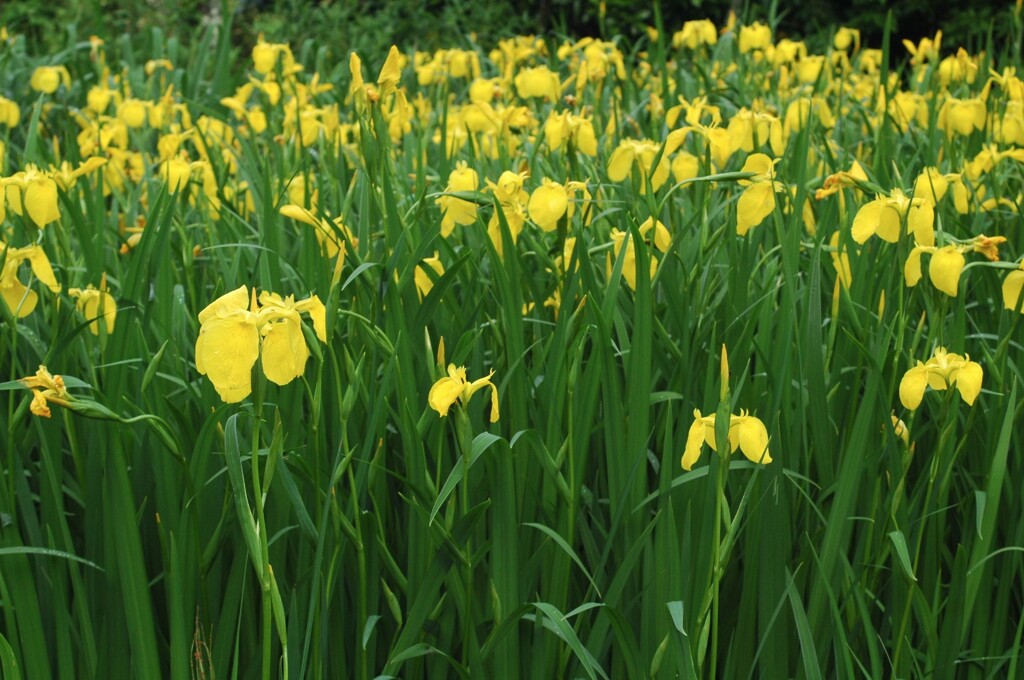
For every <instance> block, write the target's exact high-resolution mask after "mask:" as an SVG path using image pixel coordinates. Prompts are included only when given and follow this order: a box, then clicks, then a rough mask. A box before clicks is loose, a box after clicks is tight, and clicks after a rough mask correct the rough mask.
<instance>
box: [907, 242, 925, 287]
mask: <svg viewBox="0 0 1024 680" xmlns="http://www.w3.org/2000/svg"><path fill="white" fill-rule="evenodd" d="M923 252H924V250H923V249H922V248H921V247H920V246H914V248H913V249H912V250H911V251H910V255H909V256H907V261H906V263H905V264H904V265H903V278H904V279H905V280H906V282H907V287H908V288H913V287H914V286H916V285H917V282H918V281H920V280H921V253H923Z"/></svg>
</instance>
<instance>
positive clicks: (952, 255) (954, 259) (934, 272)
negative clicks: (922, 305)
mask: <svg viewBox="0 0 1024 680" xmlns="http://www.w3.org/2000/svg"><path fill="white" fill-rule="evenodd" d="M964 264H965V260H964V256H963V254H962V253H961V252H960V251H959V250H957V249H956V247H955V246H946V247H944V248H939V249H938V250H937V251H936V252H935V254H934V255H932V261H931V262H930V263H929V265H928V277H929V278H930V279H931V280H932V285H934V286H935V287H936V288H938V289H939V290H941V291H942V292H943V293H945V294H946V295H948V296H950V297H956V294H957V286H958V284H959V283H960V272H962V271H963V268H964Z"/></svg>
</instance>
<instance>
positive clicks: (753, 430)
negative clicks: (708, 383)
mask: <svg viewBox="0 0 1024 680" xmlns="http://www.w3.org/2000/svg"><path fill="white" fill-rule="evenodd" d="M693 418H694V420H693V424H692V425H690V431H689V433H687V435H686V448H685V449H684V450H683V469H684V470H691V469H692V468H693V466H694V464H695V463H696V462H697V460H698V459H699V458H700V453H701V449H702V448H703V446H704V443H705V442H707V445H708V446H710V447H711V450H712V451H718V446H717V443H716V441H715V414H714V413H712V414H711V415H709V416H702V415H701V413H700V411H699V410H694V412H693ZM736 449H740V450H741V451H742V452H743V455H744V456H746V457H747V459H748V460H750V461H751V462H754V463H763V464H765V465H767V464H768V463H770V462H772V457H771V456H770V455H769V453H768V428H766V427H765V426H764V423H763V422H761V419H760V418H756V417H754V416H752V415H749V414H748V413H747V411H742V410H741V411H740V414H739V415H738V416H737V415H730V416H729V451H730V453H734V452H735V451H736Z"/></svg>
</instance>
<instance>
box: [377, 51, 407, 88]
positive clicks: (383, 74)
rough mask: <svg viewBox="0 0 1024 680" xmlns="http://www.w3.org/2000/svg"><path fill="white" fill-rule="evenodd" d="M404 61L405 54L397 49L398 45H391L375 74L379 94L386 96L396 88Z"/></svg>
mask: <svg viewBox="0 0 1024 680" xmlns="http://www.w3.org/2000/svg"><path fill="white" fill-rule="evenodd" d="M405 61H406V58H405V56H404V55H403V54H402V53H401V52H399V51H398V47H396V46H395V45H392V46H391V49H390V50H388V56H387V59H385V60H384V65H383V66H381V68H380V73H379V74H378V75H377V87H378V88H380V96H381V97H386V96H388V95H389V94H391V93H392V92H394V91H395V90H397V89H398V83H399V82H400V81H401V80H402V65H403V64H404V62H405Z"/></svg>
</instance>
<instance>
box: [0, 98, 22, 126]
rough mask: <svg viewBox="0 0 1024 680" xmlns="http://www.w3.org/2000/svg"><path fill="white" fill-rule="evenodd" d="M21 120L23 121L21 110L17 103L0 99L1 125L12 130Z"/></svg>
mask: <svg viewBox="0 0 1024 680" xmlns="http://www.w3.org/2000/svg"><path fill="white" fill-rule="evenodd" d="M19 120H21V109H19V108H18V104H17V102H13V101H11V100H10V99H7V98H6V97H0V125H6V126H7V127H11V128H12V127H15V126H16V125H17V124H18V121H19Z"/></svg>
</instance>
